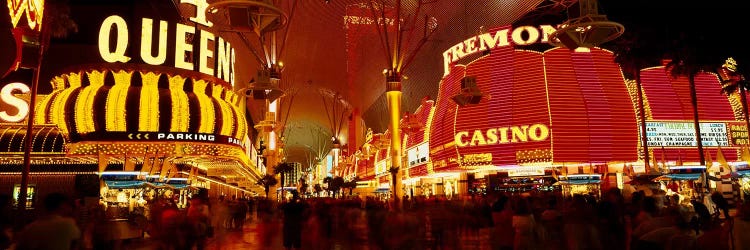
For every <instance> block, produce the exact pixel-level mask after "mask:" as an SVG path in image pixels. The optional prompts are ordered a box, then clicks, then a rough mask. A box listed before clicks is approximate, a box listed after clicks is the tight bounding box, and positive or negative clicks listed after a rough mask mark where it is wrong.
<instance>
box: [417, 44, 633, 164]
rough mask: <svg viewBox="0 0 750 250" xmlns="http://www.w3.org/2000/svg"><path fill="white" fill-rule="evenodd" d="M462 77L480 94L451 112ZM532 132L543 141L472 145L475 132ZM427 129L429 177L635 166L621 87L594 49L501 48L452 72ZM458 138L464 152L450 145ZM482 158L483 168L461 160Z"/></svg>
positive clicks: (610, 64)
mask: <svg viewBox="0 0 750 250" xmlns="http://www.w3.org/2000/svg"><path fill="white" fill-rule="evenodd" d="M465 76H473V77H476V82H477V86H478V87H479V88H480V89H481V91H482V93H483V94H484V97H483V98H482V101H481V102H480V103H479V104H478V105H475V106H465V107H459V106H457V105H456V104H455V103H454V102H453V101H452V100H451V99H450V97H451V96H453V95H455V94H457V93H458V91H459V89H460V85H461V79H462V78H464V77H465ZM532 125H537V126H546V127H547V128H549V136H548V137H546V138H537V139H541V140H527V141H526V140H521V139H519V140H517V142H515V143H514V142H512V139H509V141H508V142H507V143H495V144H492V143H487V144H486V145H482V144H483V143H481V140H475V138H474V133H475V132H474V131H477V130H478V131H480V134H481V133H485V132H484V131H488V130H491V129H494V128H497V129H498V131H500V128H509V130H510V128H512V127H514V126H515V127H520V126H532ZM431 126H432V128H431V131H432V133H431V137H430V147H431V160H432V161H433V163H434V169H435V171H456V170H462V169H470V168H472V164H475V165H493V166H512V165H518V164H522V163H529V162H553V163H566V162H567V163H588V162H615V161H623V162H633V161H636V160H637V150H638V132H637V131H638V128H637V122H636V118H635V112H634V111H633V105H632V101H631V99H630V97H629V95H628V92H627V89H626V85H625V81H624V79H623V77H622V74H621V71H620V68H619V67H618V65H617V64H615V63H614V60H613V54H612V53H611V52H609V51H605V50H601V49H595V48H594V49H591V50H590V51H588V52H574V51H570V50H567V49H551V50H549V51H547V52H545V53H538V52H533V51H522V50H516V49H514V48H513V47H512V46H506V47H499V48H495V49H493V50H492V51H491V53H490V54H489V55H487V56H484V57H482V58H479V59H477V60H475V61H474V62H471V63H469V64H468V65H467V66H461V65H456V66H453V68H452V70H451V72H450V74H449V75H448V76H446V77H445V78H444V79H443V81H442V83H441V89H440V93H439V96H438V100H437V105H436V111H435V115H434V118H433V121H432V125H431ZM464 131H468V132H469V133H468V135H467V134H466V133H464V134H461V135H460V136H462V137H461V138H463V139H465V140H473V141H472V142H471V143H467V141H463V142H460V144H469V145H459V143H457V142H458V141H457V139H456V137H457V136H456V135H457V133H461V132H464ZM528 133H529V135H530V133H531V132H528ZM498 134H500V132H498ZM485 135H489V133H486V134H485ZM538 135H539V134H538ZM508 136H509V138H510V137H511V136H513V137H515V134H508ZM519 138H521V137H519ZM486 141H490V140H486ZM474 142H476V143H474ZM488 153H491V161H489V162H481V160H480V162H478V163H477V162H467V160H466V159H468V158H472V157H470V156H483V157H480V158H482V159H485V160H489V158H487V157H486V156H487V154H488ZM472 160H474V159H472Z"/></svg>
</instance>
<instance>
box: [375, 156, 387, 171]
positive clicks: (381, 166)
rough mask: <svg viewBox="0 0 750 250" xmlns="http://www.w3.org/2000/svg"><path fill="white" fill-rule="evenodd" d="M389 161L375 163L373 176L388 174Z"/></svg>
mask: <svg viewBox="0 0 750 250" xmlns="http://www.w3.org/2000/svg"><path fill="white" fill-rule="evenodd" d="M389 160H390V159H385V160H382V161H379V162H377V163H375V175H380V174H384V173H386V172H388V161H389Z"/></svg>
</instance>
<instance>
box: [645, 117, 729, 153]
mask: <svg viewBox="0 0 750 250" xmlns="http://www.w3.org/2000/svg"><path fill="white" fill-rule="evenodd" d="M700 130H701V138H702V142H703V146H709V147H716V146H724V147H726V146H729V140H728V137H727V124H726V123H700ZM646 136H647V139H648V145H649V146H657V147H659V146H663V147H696V146H697V145H698V143H697V142H696V138H695V127H694V126H693V123H692V122H646Z"/></svg>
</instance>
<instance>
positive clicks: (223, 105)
mask: <svg viewBox="0 0 750 250" xmlns="http://www.w3.org/2000/svg"><path fill="white" fill-rule="evenodd" d="M212 92H213V93H212V94H213V97H214V99H216V102H217V103H219V108H220V109H221V121H222V122H221V130H220V131H219V134H221V135H225V136H232V130H233V129H234V112H232V109H231V108H230V107H229V104H228V103H227V102H226V101H224V99H221V93H222V92H224V88H222V87H217V86H214V87H213V91H212Z"/></svg>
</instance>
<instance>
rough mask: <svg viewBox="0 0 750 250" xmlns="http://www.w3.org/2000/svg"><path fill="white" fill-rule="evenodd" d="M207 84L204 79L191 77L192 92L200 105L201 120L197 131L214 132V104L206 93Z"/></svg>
mask: <svg viewBox="0 0 750 250" xmlns="http://www.w3.org/2000/svg"><path fill="white" fill-rule="evenodd" d="M207 85H208V83H207V82H206V81H203V80H195V79H193V93H195V96H196V97H198V103H199V105H200V107H201V122H200V126H199V127H198V133H206V134H210V133H213V132H214V126H215V125H216V124H215V121H216V113H214V104H213V103H212V102H211V98H209V97H208V96H207V95H206V86H207Z"/></svg>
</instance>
